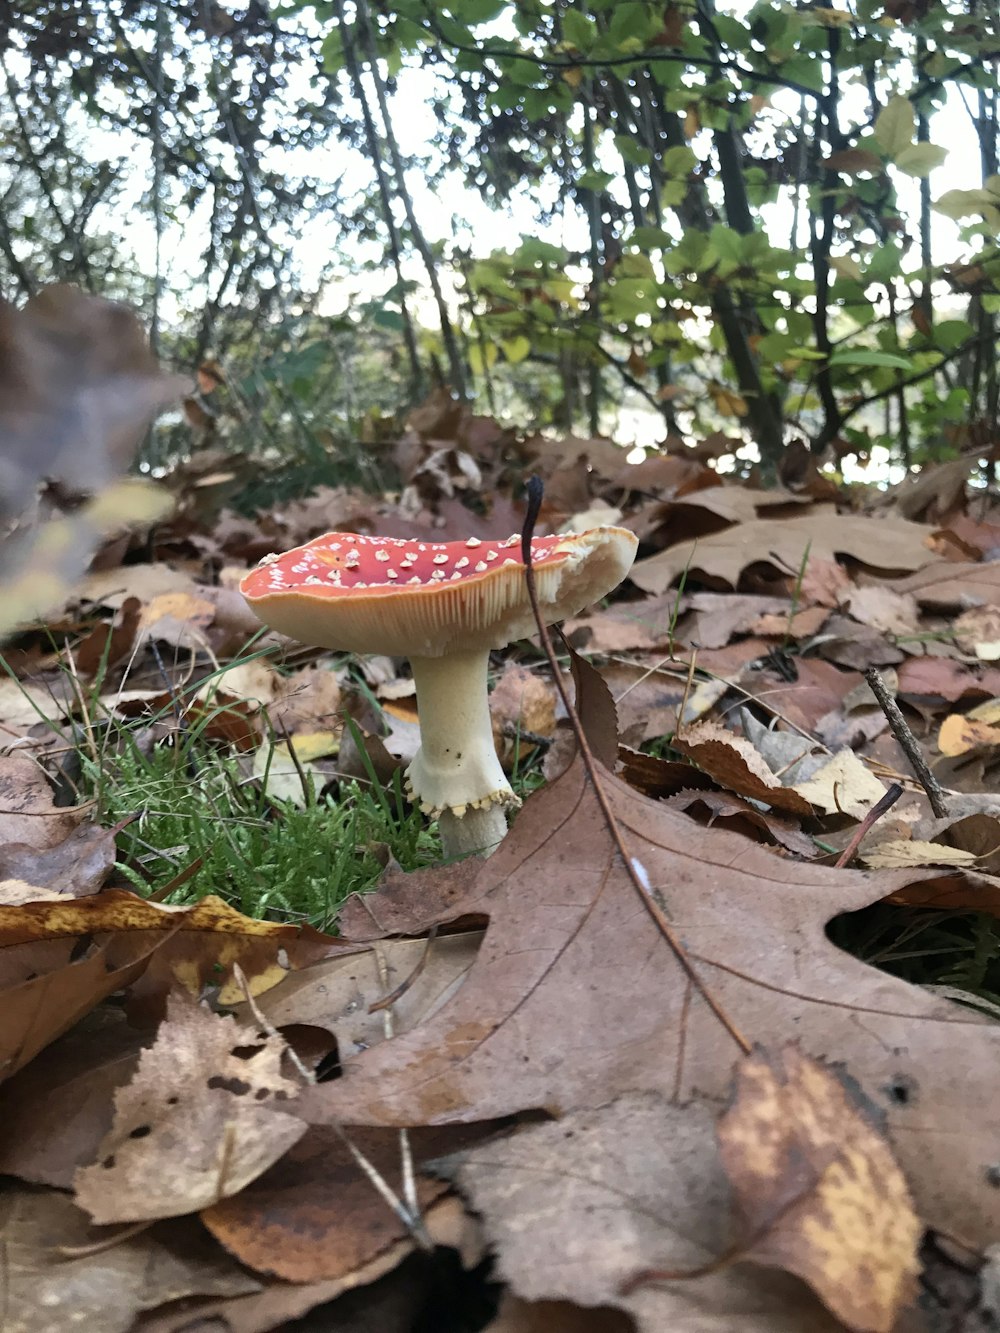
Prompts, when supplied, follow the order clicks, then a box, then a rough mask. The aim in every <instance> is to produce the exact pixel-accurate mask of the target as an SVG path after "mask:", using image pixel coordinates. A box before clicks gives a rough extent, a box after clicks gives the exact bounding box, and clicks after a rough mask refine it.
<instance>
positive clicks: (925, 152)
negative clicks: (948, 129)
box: [896, 143, 948, 178]
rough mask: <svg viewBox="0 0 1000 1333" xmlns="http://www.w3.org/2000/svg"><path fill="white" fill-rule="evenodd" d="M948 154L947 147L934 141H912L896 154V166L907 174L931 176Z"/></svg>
mask: <svg viewBox="0 0 1000 1333" xmlns="http://www.w3.org/2000/svg"><path fill="white" fill-rule="evenodd" d="M947 156H948V150H947V149H946V148H940V147H938V145H937V144H934V143H911V144H909V145H908V147H906V148H904V149H903V151H902V152H901V153H898V154H897V155H896V166H897V167H898V168H899V169H900V171H905V172H906V174H907V176H918V177H921V178H922V177H924V176H929V175H930V174H931V172H932V171H933V170H934V168H935V167H939V166H940V165H941V163H942V162H943V161H944V160H945V158H946V157H947Z"/></svg>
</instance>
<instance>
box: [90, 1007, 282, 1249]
mask: <svg viewBox="0 0 1000 1333" xmlns="http://www.w3.org/2000/svg"><path fill="white" fill-rule="evenodd" d="M284 1050H285V1043H284V1042H283V1041H282V1040H281V1039H280V1037H276V1036H268V1035H264V1034H261V1033H258V1032H257V1030H256V1029H255V1028H253V1027H241V1026H240V1025H239V1024H238V1023H237V1022H236V1020H235V1018H232V1017H224V1016H223V1015H221V1014H213V1013H212V1012H211V1011H210V1010H209V1009H206V1008H203V1007H202V1006H200V1005H199V1004H198V1003H197V1002H196V1001H195V1000H193V999H191V998H190V997H189V996H186V995H184V994H183V993H182V992H177V993H175V994H174V995H172V996H171V997H170V1001H169V1003H168V1005H167V1017H166V1019H165V1020H164V1022H163V1023H161V1025H160V1027H159V1029H158V1031H157V1034H156V1040H155V1041H154V1043H153V1045H152V1046H150V1047H148V1048H147V1049H146V1050H144V1051H143V1052H142V1053H141V1055H140V1056H139V1064H138V1067H137V1069H136V1072H135V1075H134V1077H133V1078H132V1080H131V1081H130V1082H129V1083H128V1084H127V1085H126V1086H125V1087H123V1088H119V1089H118V1091H117V1092H116V1094H115V1118H114V1123H113V1124H112V1127H111V1129H110V1131H109V1132H108V1134H107V1135H106V1136H105V1138H104V1139H103V1141H102V1143H101V1145H100V1147H99V1149H98V1153H97V1160H96V1161H95V1162H94V1164H93V1165H92V1166H85V1167H82V1168H81V1169H80V1170H79V1171H77V1173H76V1176H75V1178H74V1184H75V1187H76V1200H77V1203H79V1205H80V1207H81V1208H84V1209H85V1210H86V1211H87V1212H88V1213H89V1214H90V1216H91V1217H92V1218H93V1220H94V1221H95V1222H97V1223H99V1224H102V1225H103V1224H106V1223H109V1222H140V1221H147V1220H149V1219H152V1218H158V1217H178V1216H181V1215H183V1214H184V1213H192V1212H196V1211H197V1210H198V1209H200V1208H207V1207H209V1206H210V1205H211V1204H213V1203H217V1202H218V1201H219V1200H220V1199H225V1198H227V1197H228V1196H229V1195H231V1194H237V1193H238V1192H239V1191H240V1190H242V1189H244V1188H245V1187H246V1186H247V1185H248V1184H249V1183H250V1182H251V1181H252V1180H255V1179H256V1178H257V1177H258V1176H259V1175H262V1174H263V1172H265V1171H266V1170H267V1168H268V1167H269V1166H271V1165H272V1163H273V1162H275V1161H277V1159H278V1158H279V1157H281V1156H282V1155H283V1154H284V1153H286V1152H287V1151H288V1149H289V1148H291V1147H292V1145H293V1144H295V1143H297V1142H298V1140H299V1139H300V1138H301V1137H302V1135H303V1133H304V1132H305V1126H304V1124H303V1122H302V1121H301V1120H299V1119H297V1118H296V1117H295V1116H293V1115H289V1114H288V1111H287V1110H286V1109H284V1108H286V1107H287V1105H288V1103H289V1102H290V1101H291V1100H292V1099H293V1098H294V1097H295V1095H296V1093H297V1092H298V1090H299V1088H300V1086H301V1083H300V1080H299V1079H298V1078H290V1077H288V1076H287V1075H286V1074H285V1073H283V1072H282V1054H283V1052H284Z"/></svg>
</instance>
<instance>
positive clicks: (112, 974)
mask: <svg viewBox="0 0 1000 1333" xmlns="http://www.w3.org/2000/svg"><path fill="white" fill-rule="evenodd" d="M82 901H84V902H90V901H93V900H91V899H83V900H82ZM76 906H78V903H77V902H76V901H71V902H70V903H66V902H65V901H61V902H55V903H52V902H30V903H26V904H24V905H22V906H16V907H9V906H0V922H4V921H5V922H7V923H8V924H7V926H6V928H4V927H3V926H0V1003H2V1005H3V1017H4V1021H3V1024H2V1025H0V1079H5V1078H9V1077H10V1076H11V1075H12V1074H15V1073H17V1071H18V1070H19V1069H21V1068H23V1067H24V1065H26V1064H28V1062H29V1061H30V1060H32V1059H33V1058H34V1057H35V1056H36V1055H37V1054H38V1052H39V1051H41V1050H43V1049H44V1048H45V1047H46V1046H47V1045H48V1044H49V1042H51V1041H55V1039H56V1038H57V1037H59V1036H61V1035H62V1034H63V1033H64V1032H67V1031H69V1029H70V1028H71V1027H72V1026H73V1024H74V1023H76V1022H77V1021H78V1020H79V1019H80V1018H82V1017H83V1016H84V1015H85V1014H88V1013H89V1012H90V1011H91V1010H92V1009H93V1008H94V1007H95V1006H96V1005H98V1004H100V1002H101V1000H103V999H105V998H106V997H107V996H109V995H113V994H114V992H115V991H117V990H123V989H124V988H125V987H126V986H129V985H131V984H132V983H133V982H134V981H136V980H137V979H138V978H139V976H140V975H141V974H142V971H143V969H144V968H145V967H146V965H147V962H148V960H149V955H150V953H151V952H152V950H153V949H155V948H156V947H157V944H159V943H160V941H161V940H162V938H163V937H162V935H161V936H160V937H156V936H150V935H149V934H145V935H142V936H135V935H131V936H124V937H119V936H115V935H113V934H111V935H109V934H108V933H106V932H105V933H103V934H99V935H96V936H90V935H89V933H88V932H81V935H82V938H81V936H80V935H77V934H76V933H75V932H67V933H66V934H64V935H56V936H50V937H48V938H46V937H45V936H44V935H37V936H34V937H33V934H32V932H31V931H30V930H29V932H28V934H27V936H26V937H24V938H20V937H19V935H18V934H17V932H16V931H15V930H13V929H12V928H11V926H10V924H9V923H10V922H12V921H13V922H15V923H16V922H18V920H19V918H25V919H26V920H28V921H31V920H33V919H36V918H37V917H39V916H43V917H46V918H49V919H51V918H52V917H53V916H57V917H58V916H59V915H60V914H62V913H64V912H65V911H66V910H67V907H76Z"/></svg>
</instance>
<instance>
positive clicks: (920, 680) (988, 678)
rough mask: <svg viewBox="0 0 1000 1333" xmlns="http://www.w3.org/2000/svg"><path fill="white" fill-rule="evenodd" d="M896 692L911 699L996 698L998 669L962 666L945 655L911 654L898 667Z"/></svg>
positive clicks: (999, 684)
mask: <svg viewBox="0 0 1000 1333" xmlns="http://www.w3.org/2000/svg"><path fill="white" fill-rule="evenodd" d="M898 676H899V693H900V694H901V695H904V696H906V697H907V698H911V699H920V698H928V699H932V700H937V699H944V700H947V702H948V703H952V704H954V703H958V701H959V700H960V699H965V698H967V697H970V696H971V697H973V698H978V699H990V698H996V697H997V696H998V695H1000V669H998V668H997V667H987V666H981V667H980V666H963V665H962V664H961V663H960V662H955V661H953V660H951V659H950V658H947V657H913V658H910V659H909V660H908V661H906V662H904V663H903V664H902V666H900V668H899V672H898Z"/></svg>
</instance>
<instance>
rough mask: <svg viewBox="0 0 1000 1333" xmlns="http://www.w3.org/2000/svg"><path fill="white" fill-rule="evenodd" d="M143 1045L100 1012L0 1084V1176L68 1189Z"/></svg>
mask: <svg viewBox="0 0 1000 1333" xmlns="http://www.w3.org/2000/svg"><path fill="white" fill-rule="evenodd" d="M149 1040H150V1037H149V1034H148V1033H140V1032H138V1031H137V1030H136V1029H135V1028H134V1027H131V1026H129V1024H128V1023H127V1022H126V1021H125V1017H124V1015H123V1014H122V1013H121V1012H120V1011H119V1010H116V1009H111V1008H109V1007H108V1006H103V1005H102V1006H100V1007H98V1008H97V1009H95V1010H94V1011H93V1012H92V1013H90V1014H88V1015H86V1017H85V1018H84V1019H83V1020H82V1021H81V1022H79V1023H77V1025H76V1026H75V1027H74V1028H73V1031H72V1032H69V1033H67V1034H66V1036H64V1037H60V1039H59V1040H58V1041H55V1042H53V1043H52V1045H51V1046H48V1047H46V1049H45V1050H44V1051H42V1052H41V1053H40V1054H39V1055H37V1056H36V1057H35V1059H34V1060H32V1062H31V1064H30V1065H28V1067H27V1068H26V1069H22V1070H21V1071H20V1072H19V1073H18V1074H15V1076H14V1077H13V1078H12V1079H10V1080H8V1082H7V1083H5V1084H4V1087H3V1092H2V1098H3V1116H4V1133H3V1136H2V1138H0V1172H2V1173H3V1174H4V1175H9V1176H18V1177H19V1178H20V1179H21V1180H24V1181H27V1182H29V1183H30V1184H33V1185H53V1186H55V1187H56V1188H57V1189H65V1190H68V1189H72V1187H73V1175H74V1172H75V1171H76V1169H77V1167H79V1166H83V1165H85V1164H86V1163H87V1162H92V1161H93V1160H94V1157H95V1155H96V1153H97V1149H98V1146H99V1144H100V1142H101V1140H102V1139H103V1138H104V1136H105V1134H107V1132H108V1130H109V1129H110V1128H111V1119H112V1114H113V1110H114V1105H113V1094H114V1092H115V1089H116V1088H119V1087H121V1086H122V1084H123V1083H127V1082H128V1080H129V1078H130V1077H131V1076H132V1072H133V1070H134V1069H135V1066H136V1062H137V1061H138V1059H139V1051H140V1050H141V1049H142V1047H143V1046H144V1045H146V1044H147V1043H148V1042H149Z"/></svg>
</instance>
